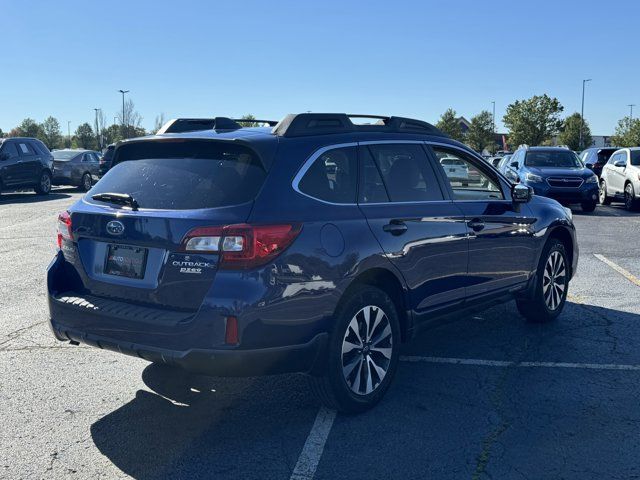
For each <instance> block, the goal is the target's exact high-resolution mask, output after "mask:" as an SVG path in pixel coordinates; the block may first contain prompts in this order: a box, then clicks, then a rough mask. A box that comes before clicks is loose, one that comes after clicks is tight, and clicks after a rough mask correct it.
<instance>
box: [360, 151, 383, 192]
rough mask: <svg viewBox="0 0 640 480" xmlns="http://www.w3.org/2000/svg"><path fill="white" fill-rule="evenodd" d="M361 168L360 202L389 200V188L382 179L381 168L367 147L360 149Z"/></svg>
mask: <svg viewBox="0 0 640 480" xmlns="http://www.w3.org/2000/svg"><path fill="white" fill-rule="evenodd" d="M360 154H361V159H362V163H361V170H360V189H359V192H360V198H359V199H358V201H359V202H360V203H385V202H388V201H389V195H387V189H386V188H385V186H384V182H383V181H382V176H381V175H380V170H378V167H377V166H376V164H375V162H374V161H373V157H372V156H371V153H370V152H369V149H368V148H367V147H363V148H362V149H361V150H360Z"/></svg>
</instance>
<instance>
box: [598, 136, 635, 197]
mask: <svg viewBox="0 0 640 480" xmlns="http://www.w3.org/2000/svg"><path fill="white" fill-rule="evenodd" d="M613 200H622V201H624V206H625V207H626V209H627V210H635V209H637V208H638V206H640V147H634V148H621V149H620V150H617V151H616V152H614V154H613V155H611V158H609V161H608V162H607V163H606V165H605V166H604V167H603V169H602V175H601V177H600V203H601V204H603V205H609V204H610V203H611V202H612V201H613Z"/></svg>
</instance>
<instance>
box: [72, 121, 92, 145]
mask: <svg viewBox="0 0 640 480" xmlns="http://www.w3.org/2000/svg"><path fill="white" fill-rule="evenodd" d="M74 141H75V144H76V145H77V146H78V147H79V148H87V149H89V150H92V149H95V148H96V137H95V135H94V134H93V128H91V125H89V124H88V123H86V122H85V123H83V124H82V125H80V126H79V127H78V128H77V129H76V132H75V137H74Z"/></svg>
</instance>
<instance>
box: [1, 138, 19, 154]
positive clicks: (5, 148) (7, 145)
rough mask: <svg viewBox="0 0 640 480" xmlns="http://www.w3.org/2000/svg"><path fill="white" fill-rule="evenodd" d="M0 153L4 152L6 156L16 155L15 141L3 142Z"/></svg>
mask: <svg viewBox="0 0 640 480" xmlns="http://www.w3.org/2000/svg"><path fill="white" fill-rule="evenodd" d="M0 153H3V154H6V156H7V158H15V157H17V156H18V149H17V148H16V144H15V143H13V142H4V143H3V144H2V148H1V149H0Z"/></svg>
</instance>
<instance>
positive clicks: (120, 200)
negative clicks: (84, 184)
mask: <svg viewBox="0 0 640 480" xmlns="http://www.w3.org/2000/svg"><path fill="white" fill-rule="evenodd" d="M91 198H93V199H94V200H97V201H99V202H108V203H115V204H116V205H126V206H128V207H131V210H138V208H139V205H138V202H136V199H135V198H133V197H132V196H131V195H129V194H128V193H112V192H107V193H96V194H95V195H92V196H91Z"/></svg>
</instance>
